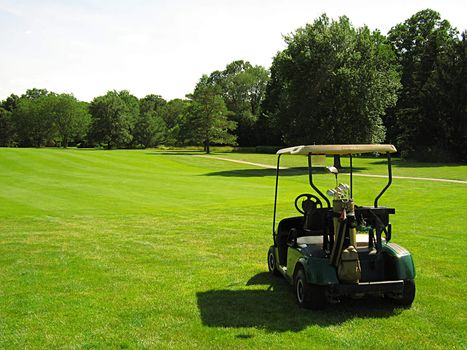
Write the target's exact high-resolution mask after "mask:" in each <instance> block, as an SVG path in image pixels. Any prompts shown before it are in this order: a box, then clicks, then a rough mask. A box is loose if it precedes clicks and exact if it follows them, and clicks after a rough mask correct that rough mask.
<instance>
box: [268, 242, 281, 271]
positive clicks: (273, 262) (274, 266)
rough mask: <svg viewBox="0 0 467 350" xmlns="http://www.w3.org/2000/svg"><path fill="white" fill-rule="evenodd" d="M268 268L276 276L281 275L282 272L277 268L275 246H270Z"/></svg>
mask: <svg viewBox="0 0 467 350" xmlns="http://www.w3.org/2000/svg"><path fill="white" fill-rule="evenodd" d="M268 270H269V272H270V273H271V274H273V275H274V276H279V275H280V273H279V271H278V270H277V263H276V256H275V255H274V248H273V247H271V248H269V251H268Z"/></svg>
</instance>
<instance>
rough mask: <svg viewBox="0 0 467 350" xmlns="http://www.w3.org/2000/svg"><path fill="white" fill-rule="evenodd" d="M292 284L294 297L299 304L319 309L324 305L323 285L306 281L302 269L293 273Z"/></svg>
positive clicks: (307, 307)
mask: <svg viewBox="0 0 467 350" xmlns="http://www.w3.org/2000/svg"><path fill="white" fill-rule="evenodd" d="M293 285H294V292H295V299H296V300H297V303H298V305H299V306H301V307H304V308H306V309H312V310H320V309H323V308H324V307H325V306H326V296H325V289H324V287H321V286H317V285H313V284H309V283H307V281H306V277H305V272H304V271H303V270H302V269H300V270H298V271H297V273H296V274H295V278H294V284H293Z"/></svg>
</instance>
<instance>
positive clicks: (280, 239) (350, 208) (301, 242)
mask: <svg viewBox="0 0 467 350" xmlns="http://www.w3.org/2000/svg"><path fill="white" fill-rule="evenodd" d="M394 152H396V148H395V147H394V146H393V145H380V144H372V145H309V146H296V147H290V148H284V149H281V150H279V151H278V152H277V155H278V157H277V169H276V188H275V196H274V217H273V240H274V245H272V246H271V247H270V248H269V252H268V269H269V271H270V272H271V273H272V274H274V275H282V276H284V277H285V279H286V280H287V281H288V282H289V283H290V284H292V285H293V286H294V291H295V296H296V299H297V302H298V304H299V305H300V306H303V307H305V308H311V309H320V308H323V307H324V306H325V305H326V304H327V303H336V302H339V301H340V300H341V299H342V297H345V296H348V297H353V298H360V297H363V296H365V295H368V294H374V295H380V296H384V297H385V298H388V299H390V300H392V301H394V302H395V303H397V304H400V305H403V306H410V305H411V304H412V302H413V300H414V298H415V282H414V278H415V266H414V263H413V260H412V256H411V254H410V253H409V251H408V250H406V249H405V248H403V247H401V246H400V245H398V244H396V243H393V242H391V234H392V229H391V224H390V222H389V216H390V215H391V214H395V209H394V208H390V207H383V206H379V204H378V201H379V199H380V198H381V196H382V195H383V194H384V192H385V191H386V190H387V189H388V188H389V186H390V185H391V183H392V171H391V153H394ZM364 153H373V154H375V153H378V154H385V155H386V156H387V164H388V182H387V184H386V186H385V187H384V188H383V189H382V190H381V191H380V192H379V194H377V196H376V197H375V199H374V202H373V205H370V206H363V205H360V203H354V200H353V196H352V192H353V191H352V186H353V168H352V161H353V157H354V156H355V155H357V154H364ZM284 155H306V156H307V159H308V178H309V184H310V186H311V189H312V190H313V193H314V194H313V193H302V194H299V195H298V196H297V197H296V198H295V208H296V210H297V211H298V212H299V213H300V215H299V216H294V217H287V218H282V219H281V220H280V221H278V220H277V219H276V212H277V206H278V186H279V177H280V174H281V171H282V172H284V171H287V170H283V169H282V168H281V167H280V161H281V157H282V156H284ZM334 155H341V156H347V157H348V158H349V162H350V173H349V174H348V175H349V182H350V184H349V185H347V184H345V183H341V184H338V182H337V175H338V170H337V169H336V168H335V167H327V168H326V169H327V170H328V171H330V172H331V173H333V174H334V175H335V177H336V187H335V188H334V189H330V190H328V191H327V192H326V194H327V196H326V195H325V194H323V192H321V191H320V189H319V188H318V187H317V186H316V185H315V183H314V182H313V171H314V170H313V168H315V172H316V167H315V166H314V165H316V164H313V162H316V163H318V162H320V163H323V159H325V157H326V156H334ZM322 165H323V166H324V165H325V164H322ZM315 175H316V174H315ZM328 197H329V198H328ZM357 204H358V205H357ZM276 222H278V225H277V227H276Z"/></svg>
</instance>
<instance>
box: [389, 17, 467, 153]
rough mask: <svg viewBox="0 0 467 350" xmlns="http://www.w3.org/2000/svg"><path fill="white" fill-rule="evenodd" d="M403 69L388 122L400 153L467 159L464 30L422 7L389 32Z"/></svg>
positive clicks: (393, 140)
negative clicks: (421, 9) (394, 106)
mask: <svg viewBox="0 0 467 350" xmlns="http://www.w3.org/2000/svg"><path fill="white" fill-rule="evenodd" d="M388 38H389V40H390V41H391V43H392V45H393V47H394V51H395V52H396V54H397V59H398V61H399V63H400V65H401V70H402V77H401V82H402V87H403V88H402V90H401V92H400V94H399V99H398V101H397V106H396V108H395V109H394V110H393V112H392V114H391V116H390V118H388V120H387V124H388V125H389V126H390V127H392V130H391V134H390V135H389V136H390V140H391V141H392V142H396V143H398V144H399V146H400V148H401V149H402V150H403V152H404V154H406V155H412V156H417V157H421V156H422V157H426V158H430V159H435V158H439V160H447V159H446V158H448V159H449V158H450V157H451V156H452V155H456V157H455V158H458V157H459V156H460V157H461V158H463V159H467V157H466V155H467V151H465V149H466V147H467V125H466V119H467V115H466V112H467V108H466V107H467V105H466V103H467V99H466V96H467V95H466V81H467V79H466V78H467V77H466V68H465V67H466V46H465V33H464V34H463V36H462V40H459V36H458V32H457V30H456V29H454V28H452V27H451V25H450V23H449V22H448V21H447V20H443V19H441V17H440V15H439V13H438V12H436V11H433V10H423V11H420V12H417V13H416V14H415V15H413V16H412V17H410V18H409V19H408V20H406V21H405V22H404V23H401V24H398V25H396V26H395V27H394V28H392V29H391V31H390V32H389V35H388Z"/></svg>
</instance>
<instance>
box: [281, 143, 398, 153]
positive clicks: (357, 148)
mask: <svg viewBox="0 0 467 350" xmlns="http://www.w3.org/2000/svg"><path fill="white" fill-rule="evenodd" d="M394 152H397V150H396V147H394V146H393V145H381V144H370V145H302V146H294V147H287V148H282V149H280V150H278V151H277V153H276V154H333V155H334V154H360V153H394Z"/></svg>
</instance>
